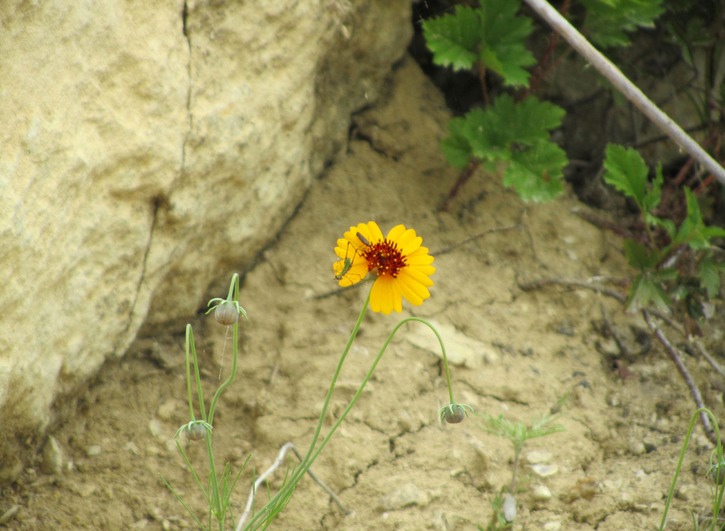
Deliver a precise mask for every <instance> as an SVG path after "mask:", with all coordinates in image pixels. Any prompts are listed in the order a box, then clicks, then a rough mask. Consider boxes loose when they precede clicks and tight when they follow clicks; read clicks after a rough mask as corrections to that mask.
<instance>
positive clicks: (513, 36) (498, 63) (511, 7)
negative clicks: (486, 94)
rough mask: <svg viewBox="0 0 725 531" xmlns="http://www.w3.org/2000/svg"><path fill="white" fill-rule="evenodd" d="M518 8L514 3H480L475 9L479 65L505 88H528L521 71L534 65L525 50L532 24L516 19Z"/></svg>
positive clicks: (506, 0)
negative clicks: (479, 26) (479, 27)
mask: <svg viewBox="0 0 725 531" xmlns="http://www.w3.org/2000/svg"><path fill="white" fill-rule="evenodd" d="M519 5H520V2H519V1H517V0H481V5H480V8H479V13H480V18H481V23H482V46H481V54H480V59H481V62H482V63H483V64H484V66H486V68H488V69H490V70H493V71H494V72H496V73H497V74H498V75H500V76H501V77H502V78H503V80H504V84H506V85H509V86H528V84H529V73H528V72H527V71H526V70H525V69H524V68H525V67H527V66H531V65H533V64H535V63H536V59H535V58H534V56H533V55H532V54H531V52H529V51H528V50H527V48H526V38H527V37H528V36H529V34H530V33H531V31H532V29H533V24H532V22H531V19H529V18H527V17H517V16H516V13H517V12H518V10H519Z"/></svg>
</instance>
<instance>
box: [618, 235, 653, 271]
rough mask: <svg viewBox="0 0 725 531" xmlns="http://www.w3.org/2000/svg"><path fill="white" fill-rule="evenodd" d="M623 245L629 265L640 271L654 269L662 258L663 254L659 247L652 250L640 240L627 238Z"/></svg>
mask: <svg viewBox="0 0 725 531" xmlns="http://www.w3.org/2000/svg"><path fill="white" fill-rule="evenodd" d="M623 245H624V255H625V256H626V257H627V261H628V262H629V265H631V266H632V267H633V268H635V269H639V270H640V271H649V270H653V269H654V268H655V267H657V264H658V263H659V262H660V260H661V254H660V252H659V251H658V250H657V249H655V250H652V249H650V248H649V247H647V246H645V245H642V244H641V243H639V242H638V241H635V240H631V239H626V240H624V244H623Z"/></svg>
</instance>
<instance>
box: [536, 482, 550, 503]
mask: <svg viewBox="0 0 725 531" xmlns="http://www.w3.org/2000/svg"><path fill="white" fill-rule="evenodd" d="M531 494H532V496H533V497H534V499H535V500H537V501H546V500H550V499H551V491H550V490H549V487H547V486H546V485H536V486H535V487H534V489H533V491H532V493H531Z"/></svg>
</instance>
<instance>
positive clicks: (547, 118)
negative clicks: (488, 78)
mask: <svg viewBox="0 0 725 531" xmlns="http://www.w3.org/2000/svg"><path fill="white" fill-rule="evenodd" d="M563 116H564V111H563V109H561V108H559V107H557V106H556V105H554V104H552V103H548V102H542V101H539V100H537V99H536V98H534V97H533V96H531V97H528V98H526V99H525V100H523V101H521V102H519V103H516V102H514V99H513V98H512V97H511V96H509V95H507V94H504V95H502V96H500V97H499V98H497V99H496V101H495V102H494V104H493V105H491V106H490V107H487V108H486V109H473V110H472V111H470V112H469V113H468V114H466V115H465V116H463V117H462V118H452V119H451V121H450V122H449V125H448V129H449V133H450V134H449V136H448V137H446V138H445V139H444V140H443V142H442V143H441V149H442V151H443V154H444V155H445V157H446V159H447V160H448V162H449V163H450V164H451V165H452V166H454V167H458V168H462V167H465V166H466V165H467V164H468V163H469V162H470V161H471V159H473V158H475V159H477V160H479V161H483V162H484V163H486V164H487V166H488V167H489V168H494V167H495V166H496V165H497V164H502V165H504V167H505V169H504V177H503V182H504V184H505V185H506V186H509V187H511V188H514V189H515V190H516V192H517V193H518V194H519V196H520V197H521V198H522V199H524V200H527V201H545V200H550V199H553V198H555V197H556V196H557V195H559V194H560V193H561V192H562V191H563V187H564V177H563V169H564V166H566V164H567V158H566V154H565V153H564V151H563V150H562V149H561V148H560V147H559V146H557V145H556V144H554V143H553V142H551V141H550V140H549V130H551V129H554V128H556V127H558V126H559V125H560V124H561V119H562V117H563Z"/></svg>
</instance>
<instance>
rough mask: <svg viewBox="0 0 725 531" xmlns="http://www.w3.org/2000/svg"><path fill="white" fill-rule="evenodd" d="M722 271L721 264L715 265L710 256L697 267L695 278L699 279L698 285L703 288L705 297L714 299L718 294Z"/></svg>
mask: <svg viewBox="0 0 725 531" xmlns="http://www.w3.org/2000/svg"><path fill="white" fill-rule="evenodd" d="M722 269H723V266H722V264H717V263H716V262H715V261H714V260H713V259H712V256H706V257H705V258H703V259H702V261H701V262H700V264H699V265H698V267H697V277H698V278H699V279H700V285H701V286H702V287H703V288H705V291H706V292H707V296H708V297H709V298H711V299H714V298H715V297H717V295H718V293H720V271H721V270H722Z"/></svg>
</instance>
